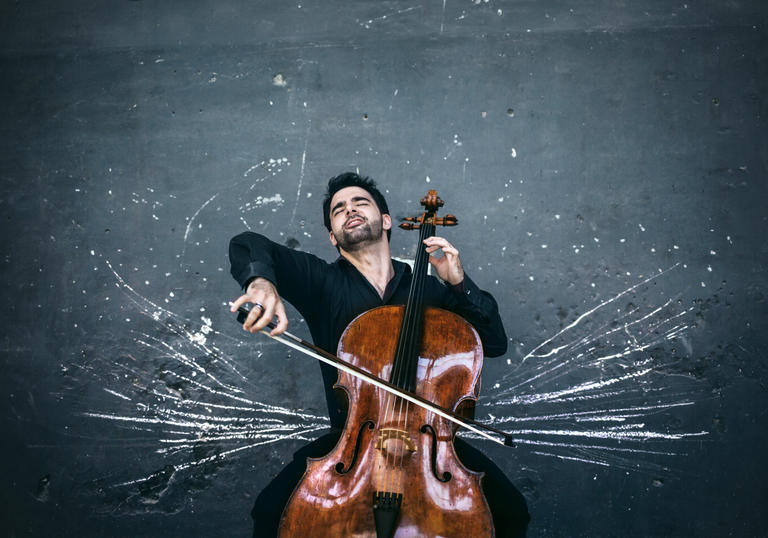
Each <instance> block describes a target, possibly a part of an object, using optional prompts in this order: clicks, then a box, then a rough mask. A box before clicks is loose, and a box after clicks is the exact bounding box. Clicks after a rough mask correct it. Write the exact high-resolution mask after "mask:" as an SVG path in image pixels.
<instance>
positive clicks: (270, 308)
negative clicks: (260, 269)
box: [229, 277, 288, 336]
mask: <svg viewBox="0 0 768 538" xmlns="http://www.w3.org/2000/svg"><path fill="white" fill-rule="evenodd" d="M245 303H251V304H252V305H253V306H252V307H251V313H250V314H248V317H247V318H245V323H243V329H244V330H246V331H248V332H251V333H255V332H256V331H260V330H261V329H263V328H264V327H266V326H267V323H269V322H270V321H272V318H274V317H277V326H276V327H275V328H274V329H272V330H271V331H270V333H269V334H271V335H272V336H277V335H278V334H281V333H283V332H285V330H286V329H287V328H288V316H286V315H285V305H283V301H282V300H281V299H280V296H279V295H278V294H277V289H275V285H274V284H272V282H270V281H269V280H267V279H266V278H261V277H257V278H254V279H253V280H252V281H251V283H250V284H248V288H246V290H245V295H241V296H240V297H238V298H237V299H235V301H234V302H232V304H231V305H230V308H229V310H230V312H237V309H238V308H239V307H241V306H242V305H244V304H245Z"/></svg>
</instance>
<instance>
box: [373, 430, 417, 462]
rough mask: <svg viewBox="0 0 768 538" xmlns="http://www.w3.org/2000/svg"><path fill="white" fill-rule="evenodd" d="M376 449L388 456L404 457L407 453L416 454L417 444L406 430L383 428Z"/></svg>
mask: <svg viewBox="0 0 768 538" xmlns="http://www.w3.org/2000/svg"><path fill="white" fill-rule="evenodd" d="M376 449H378V450H382V451H384V452H385V453H386V454H388V455H392V456H403V455H404V454H405V453H406V452H416V443H414V442H413V440H412V439H411V437H410V436H409V435H408V432H406V431H404V430H398V429H395V428H382V429H381V430H380V431H379V438H378V440H377V441H376Z"/></svg>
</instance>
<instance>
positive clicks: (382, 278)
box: [339, 238, 395, 297]
mask: <svg viewBox="0 0 768 538" xmlns="http://www.w3.org/2000/svg"><path fill="white" fill-rule="evenodd" d="M339 252H340V253H341V255H342V256H343V257H344V259H346V260H347V261H348V262H349V263H351V264H352V265H354V266H355V267H356V268H357V270H358V271H360V273H362V275H363V276H364V277H365V278H366V279H367V280H368V282H370V283H371V284H372V285H373V287H374V288H376V291H377V292H378V293H379V297H384V291H385V290H386V289H387V284H389V281H390V280H392V277H393V276H395V269H394V267H392V257H391V255H390V252H389V242H388V241H387V240H386V238H385V239H384V241H383V242H377V243H374V244H372V245H368V246H366V247H364V248H361V249H360V250H354V251H351V252H347V251H346V250H344V249H340V251H339Z"/></svg>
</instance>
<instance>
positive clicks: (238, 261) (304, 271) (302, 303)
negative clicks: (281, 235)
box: [229, 232, 328, 318]
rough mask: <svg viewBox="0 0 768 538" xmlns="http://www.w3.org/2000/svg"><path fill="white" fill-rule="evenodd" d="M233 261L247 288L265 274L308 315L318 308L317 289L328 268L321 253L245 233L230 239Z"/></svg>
mask: <svg viewBox="0 0 768 538" xmlns="http://www.w3.org/2000/svg"><path fill="white" fill-rule="evenodd" d="M229 261H230V263H231V267H230V273H231V274H232V277H233V278H234V279H235V280H236V281H237V283H238V284H240V287H241V288H242V289H243V290H245V289H246V288H247V287H248V284H249V283H250V282H251V280H253V279H254V278H256V277H263V278H266V279H267V280H269V281H270V282H272V283H273V284H274V285H275V287H276V288H277V293H278V294H279V295H280V297H281V298H282V299H284V300H286V301H288V302H289V303H291V304H292V305H293V306H294V307H295V308H296V309H297V310H298V311H299V312H300V313H301V314H302V315H303V316H304V317H305V318H308V317H311V316H312V315H313V314H314V313H315V311H316V310H317V305H316V300H315V299H314V297H315V295H316V293H313V291H315V292H316V291H317V290H318V289H319V288H322V286H323V283H324V280H325V277H326V274H327V268H328V264H327V263H326V262H325V261H323V260H321V259H320V258H318V257H317V256H314V255H312V254H309V253H307V252H301V251H300V250H294V249H291V248H288V247H286V246H284V245H280V244H278V243H275V242H274V241H271V240H269V239H267V238H266V237H264V236H263V235H261V234H257V233H254V232H244V233H241V234H239V235H236V236H235V237H233V238H232V240H231V241H230V242H229Z"/></svg>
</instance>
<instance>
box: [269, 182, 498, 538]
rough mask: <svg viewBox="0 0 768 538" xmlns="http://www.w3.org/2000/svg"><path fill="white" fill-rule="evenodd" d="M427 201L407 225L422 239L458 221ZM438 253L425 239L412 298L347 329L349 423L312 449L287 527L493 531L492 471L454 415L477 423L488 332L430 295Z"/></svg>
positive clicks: (342, 374) (365, 532) (384, 533)
mask: <svg viewBox="0 0 768 538" xmlns="http://www.w3.org/2000/svg"><path fill="white" fill-rule="evenodd" d="M421 203H422V205H423V206H424V207H425V209H426V211H425V213H424V214H423V215H422V216H421V217H420V218H415V219H414V218H412V219H406V220H407V221H408V222H406V223H405V224H403V225H401V227H404V228H406V229H420V231H421V240H422V241H423V240H424V239H425V238H426V237H429V236H431V235H434V229H435V226H436V225H439V224H442V225H453V224H456V219H455V217H453V216H451V215H447V216H446V217H445V218H437V217H436V215H435V214H436V211H437V208H438V207H440V206H442V205H443V201H442V200H440V199H439V198H438V197H437V193H436V192H435V191H430V192H429V193H428V194H427V196H426V197H425V198H424V199H422V201H421ZM419 244H420V245H422V244H423V243H422V242H420V243H419ZM428 257H429V256H428V254H427V253H426V251H425V249H424V248H423V247H422V248H420V249H419V250H418V252H417V256H416V260H415V263H414V270H413V277H412V281H411V287H410V290H409V295H408V301H407V303H406V304H405V305H398V306H382V307H378V308H374V309H372V310H369V311H368V312H365V313H363V314H361V315H359V316H358V317H357V318H355V319H354V320H353V321H352V322H351V323H350V324H349V325H348V327H347V328H346V330H345V331H344V333H343V334H342V336H341V339H340V341H339V345H338V349H337V356H338V360H340V361H341V362H342V363H344V364H347V365H349V367H348V368H343V367H341V366H339V378H338V381H337V383H336V385H334V388H339V389H341V390H343V391H344V392H345V394H346V396H347V400H348V413H347V419H346V423H345V428H344V431H343V433H342V435H341V438H340V439H339V441H338V443H337V445H336V447H335V448H334V449H333V450H332V451H331V452H330V453H329V454H327V455H326V456H325V457H322V458H316V459H309V460H308V462H307V470H306V472H305V474H304V476H303V478H302V479H301V481H300V482H299V484H298V485H297V486H296V488H295V490H294V492H293V494H292V496H291V498H290V500H289V501H288V504H287V505H286V507H285V509H284V511H283V516H282V519H281V523H280V536H312V537H315V536H334V537H335V536H376V537H379V538H381V537H387V538H389V537H393V536H396V537H405V536H419V537H421V536H473V537H474V536H493V535H494V529H493V523H492V519H491V514H490V510H489V508H488V504H487V502H486V500H485V497H484V495H483V492H482V488H481V485H480V479H481V478H482V476H483V473H478V472H473V471H470V470H468V469H467V468H465V467H464V466H463V465H462V464H461V462H460V461H459V460H458V458H457V457H456V453H455V451H454V447H453V438H454V435H455V432H456V428H455V426H454V425H453V424H451V422H450V421H451V420H452V421H453V422H454V423H456V422H458V423H460V424H464V425H466V424H465V423H464V422H462V421H461V420H456V418H457V415H458V416H462V417H465V416H466V415H468V414H470V413H471V411H472V410H473V409H474V402H475V401H476V400H477V395H478V393H479V380H480V372H481V368H482V361H483V355H482V343H481V342H480V338H479V336H478V335H477V332H476V331H475V330H474V329H473V328H472V327H471V325H470V324H469V323H467V322H466V321H465V320H464V319H462V318H461V317H459V316H458V315H456V314H453V313H451V312H448V311H446V310H442V309H439V308H432V307H427V308H425V307H424V306H423V290H424V285H425V280H426V275H427V265H428ZM294 347H295V346H294ZM350 368H351V370H350ZM377 380H378V381H377ZM383 389H386V390H383ZM452 417H453V418H452ZM464 420H465V421H466V422H470V423H473V424H477V423H475V422H474V421H473V420H471V419H469V418H464ZM486 429H491V430H493V428H489V427H486ZM473 431H477V430H473ZM494 431H496V432H497V433H501V434H503V432H499V431H498V430H494ZM504 435H505V437H506V439H505V442H504V444H507V445H511V439H509V438H508V437H507V436H506V434H504Z"/></svg>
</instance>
